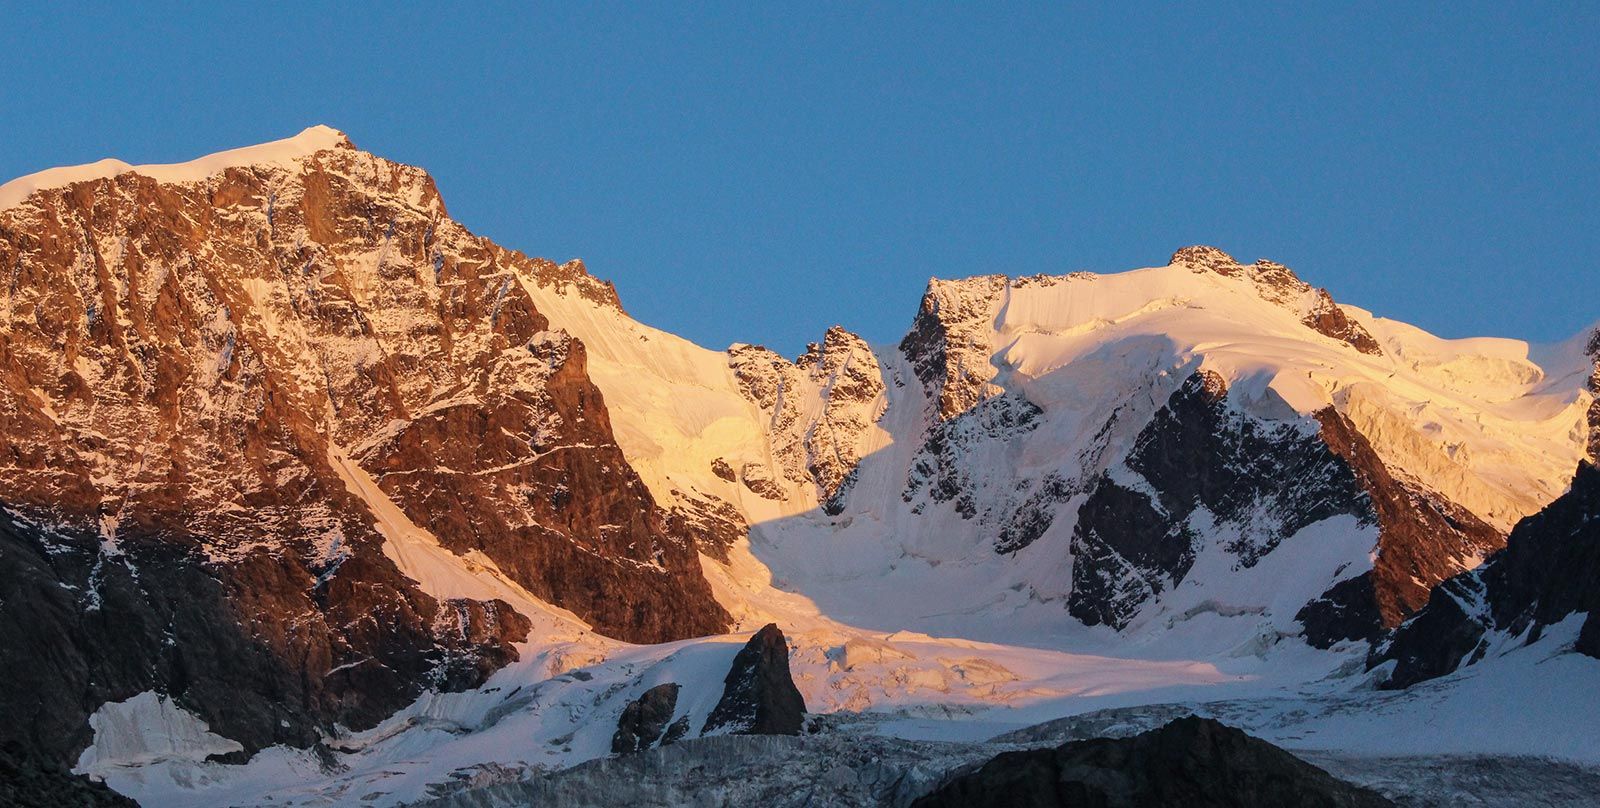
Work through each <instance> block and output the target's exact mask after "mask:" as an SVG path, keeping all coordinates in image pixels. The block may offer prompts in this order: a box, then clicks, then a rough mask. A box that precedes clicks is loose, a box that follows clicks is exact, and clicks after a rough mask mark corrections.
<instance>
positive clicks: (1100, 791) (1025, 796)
mask: <svg viewBox="0 0 1600 808" xmlns="http://www.w3.org/2000/svg"><path fill="white" fill-rule="evenodd" d="M912 805H914V806H916V807H917V808H943V807H944V806H951V807H952V808H954V807H955V806H961V808H981V807H982V806H997V808H998V806H1005V808H1021V807H1023V806H1034V807H1036V808H1047V807H1048V806H1063V808H1066V806H1073V807H1074V808H1076V806H1102V807H1103V808H1121V807H1123V806H1126V807H1127V808H1134V806H1154V805H1183V806H1200V807H1202V808H1211V807H1213V806H1214V807H1215V808H1229V807H1231V806H1237V807H1238V808H1258V806H1266V805H1295V806H1307V807H1308V808H1379V806H1389V805H1393V803H1392V802H1390V801H1389V800H1387V799H1385V798H1384V797H1382V796H1381V795H1379V794H1377V793H1375V792H1372V791H1369V790H1367V789H1363V788H1358V787H1356V786H1353V785H1351V784H1349V783H1346V782H1344V781H1342V780H1339V779H1337V778H1335V777H1334V776H1333V775H1330V774H1328V773H1327V772H1325V771H1323V770H1322V769H1319V768H1317V767H1316V766H1313V765H1311V764H1309V763H1306V762H1305V761H1302V760H1300V759H1299V758H1297V757H1295V756H1293V755H1291V754H1289V753H1288V752H1285V751H1283V750H1282V749H1279V748H1278V747H1276V746H1273V745H1272V744H1270V743H1267V742H1266V741H1263V740H1260V739H1258V738H1253V737H1251V736H1249V735H1246V734H1245V733H1243V732H1240V731H1239V730H1237V729H1233V728H1232V727H1228V726H1224V725H1223V724H1220V723H1218V722H1216V721H1213V720H1211V719H1207V718H1197V717H1194V716H1190V717H1188V718H1180V719H1178V720H1176V721H1173V722H1172V723H1170V724H1167V725H1166V726H1164V727H1161V728H1160V729H1155V730H1151V731H1149V732H1145V733H1142V734H1139V735H1136V736H1134V737H1131V738H1120V739H1108V738H1098V739H1095V740H1090V741H1075V742H1072V743H1068V744H1064V745H1062V746H1059V747H1056V748H1054V749H1035V750H1028V751H1021V752H1004V753H1002V754H1000V755H998V756H996V757H995V758H994V759H992V760H990V761H989V762H987V763H985V764H983V765H982V766H980V767H979V768H977V769H976V770H973V771H969V772H967V773H965V774H961V775H959V776H957V777H955V778H954V779H952V780H950V781H948V782H946V783H945V784H944V785H941V786H940V787H939V788H937V789H935V790H934V791H933V792H932V793H930V794H927V795H925V796H923V797H922V798H920V799H918V800H917V801H916V802H914V803H912Z"/></svg>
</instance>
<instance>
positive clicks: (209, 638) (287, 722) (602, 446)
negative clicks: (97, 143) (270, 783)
mask: <svg viewBox="0 0 1600 808" xmlns="http://www.w3.org/2000/svg"><path fill="white" fill-rule="evenodd" d="M525 284H548V285H560V286H562V287H564V288H567V289H569V290H572V293H574V294H579V295H581V296H583V297H584V298H585V299H586V300H588V301H590V303H592V304H593V305H597V306H615V305H616V298H615V293H614V291H613V290H611V288H610V286H609V285H608V284H604V283H601V282H598V281H595V280H593V279H592V278H589V277H588V276H587V274H586V273H585V272H584V271H583V268H582V266H581V265H579V264H576V263H573V264H567V265H556V264H553V263H550V262H547V261H541V260H537V259H530V258H527V257H525V256H523V255H521V254H519V253H514V252H509V251H506V250H503V249H501V248H499V247H497V246H495V245H493V244H492V243H490V242H488V241H486V240H484V239H480V238H478V237H476V236H473V235H472V234H471V233H469V232H467V231H466V230H465V229H464V228H462V227H461V226H460V225H458V224H456V223H455V222H453V221H452V220H450V219H449V218H448V217H447V215H446V211H445V208H444V205H443V203H442V202H441V201H440V199H439V196H438V194H437V192H436V191H435V189H434V185H433V181H432V180H431V179H430V178H429V177H428V176H427V174H425V173H424V172H422V171H421V170H419V169H415V168H411V167H408V166H402V165H399V164H395V163H391V162H389V161H386V160H382V159H380V158H377V157H374V156H372V155H370V154H366V153H364V152H360V151H358V150H356V149H354V148H353V147H352V146H350V145H349V143H348V141H344V140H342V139H341V140H340V142H338V143H336V144H334V145H332V146H331V147H327V148H319V149H316V150H314V151H310V152H308V153H305V154H301V155H298V156H297V157H295V158H294V159H293V160H290V161H287V162H285V161H282V160H278V161H273V162H268V163H264V164H260V165H240V166H234V167H229V168H226V169H225V170H222V171H220V172H218V173H214V174H211V175H210V176H208V177H206V178H204V179H199V180H195V181H187V182H158V181H156V180H155V179H151V178H150V177H146V176H143V175H141V174H136V173H124V174H120V175H116V176H112V177H106V178H102V179H95V180H88V181H83V182H78V183H74V184H71V185H68V186H65V187H62V188H51V189H46V190H41V191H38V192H37V193H35V194H33V195H32V196H31V197H29V198H28V199H26V200H25V201H24V202H22V203H21V204H19V205H16V206H14V207H10V208H7V209H5V210H3V211H0V505H3V507H4V514H5V520H4V524H3V525H0V527H3V528H4V529H3V530H0V552H3V553H4V554H5V555H6V558H7V563H6V564H5V565H4V567H3V569H4V572H3V574H5V575H6V576H8V577H9V578H10V579H11V580H9V581H8V582H7V591H28V592H31V593H33V595H32V596H31V597H28V598H22V599H7V600H6V601H5V604H4V608H5V609H6V611H7V616H8V618H9V619H8V620H6V621H5V622H4V623H0V656H3V657H4V658H5V660H6V667H7V669H8V670H10V671H15V672H16V675H17V676H18V677H20V678H21V679H25V680H29V681H32V682H34V683H36V685H37V686H36V687H35V688H15V689H8V690H7V692H6V693H5V694H4V695H3V696H0V698H3V699H5V700H6V702H5V704H4V707H5V712H6V714H7V715H8V716H18V717H19V718H20V717H22V716H28V717H30V719H31V720H27V721H22V720H19V721H15V722H7V727H6V729H5V732H6V733H7V734H8V737H9V736H11V735H21V736H23V737H24V738H25V739H26V740H27V741H28V742H29V743H30V744H32V745H34V746H36V747H37V748H41V749H47V750H49V751H50V752H52V753H54V754H58V755H68V754H70V753H71V752H72V751H73V750H75V749H77V748H81V747H82V746H83V744H85V743H86V742H87V727H85V726H84V725H83V718H84V716H85V715H86V714H87V712H88V711H91V710H93V709H94V708H95V706H96V705H98V704H99V703H100V702H102V701H107V700H118V699H122V698H126V697H128V696H130V695H132V694H133V693H136V692H139V691H141V690H146V689H159V690H162V691H164V692H169V693H171V694H173V695H174V696H175V697H176V698H178V699H179V701H180V702H182V703H183V704H184V705H185V706H186V707H189V708H190V709H192V710H193V711H194V712H196V713H197V714H198V715H200V716H201V717H202V718H203V719H205V720H206V721H207V722H208V723H209V724H210V725H211V727H212V728H213V730H215V731H217V732H220V733H222V734H224V735H227V736H228V737H231V738H235V739H237V740H240V741H241V742H243V743H244V745H245V746H246V748H247V749H253V748H258V747H260V746H262V745H265V744H267V743H275V742H288V743H295V744H301V745H303V744H306V743H309V742H311V741H312V740H314V739H315V737H316V731H315V730H316V728H317V727H321V726H328V725H331V723H332V722H336V721H337V722H340V723H343V724H346V725H349V726H362V725H369V724H371V723H372V722H374V721H375V720H377V719H378V718H379V717H381V716H383V715H386V714H387V713H389V712H392V711H393V710H394V709H396V708H398V707H399V706H401V705H402V704H404V703H406V702H407V701H409V700H410V699H411V698H413V697H414V696H415V694H416V693H417V692H419V690H420V689H421V688H424V687H446V688H449V687H461V686H468V685H472V684H476V683H477V682H479V681H481V680H482V678H483V677H484V676H486V675H487V673H488V672H490V671H492V670H494V669H495V668H496V667H498V666H500V665H502V664H504V663H505V662H506V661H508V660H510V659H514V658H515V656H516V651H515V650H514V649H513V648H512V647H511V643H512V642H516V641H519V640H521V639H523V637H524V636H525V635H526V633H527V631H528V627H529V623H528V620H527V619H526V618H525V617H524V616H522V615H519V614H518V613H517V612H516V611H515V610H513V609H512V608H511V607H510V606H509V605H508V604H507V603H505V602H503V601H499V600H493V599H488V600H485V599H473V598H459V597H453V596H451V593H449V592H448V591H444V590H441V589H440V588H439V587H438V586H431V585H430V582H429V581H428V580H427V579H428V577H429V573H428V570H427V569H426V568H425V565H424V567H423V568H419V567H417V566H416V564H417V563H418V562H416V561H415V559H410V560H408V559H407V557H405V556H404V554H400V553H398V552H397V550H396V546H395V545H394V542H393V539H394V537H393V536H387V535H385V534H384V532H383V531H384V530H389V531H391V532H392V531H394V530H396V529H397V528H396V526H394V525H389V526H388V527H387V528H385V527H384V523H385V519H386V516H385V513H384V506H386V505H387V503H379V502H377V501H376V500H375V499H374V497H377V498H379V499H381V498H383V497H388V498H390V499H391V500H392V502H393V504H394V505H397V506H398V507H399V508H400V509H401V511H402V512H403V513H404V514H405V516H407V517H409V519H410V521H411V522H412V523H413V524H414V526H415V528H420V529H421V530H425V531H428V532H429V533H431V534H432V535H433V536H434V537H436V538H437V541H438V542H439V543H441V544H443V545H444V547H446V548H447V549H449V550H451V551H454V553H455V555H456V557H457V558H460V557H462V556H466V555H468V554H471V555H473V556H474V557H477V558H479V559H480V561H478V562H472V563H475V564H479V566H482V565H483V564H488V565H492V566H495V567H498V569H499V571H500V573H501V574H502V575H503V576H504V577H505V578H506V579H508V580H509V581H510V582H512V583H513V584H514V585H520V586H521V587H523V588H525V589H526V590H527V591H528V592H531V593H534V594H535V595H538V596H540V597H543V598H546V599H548V600H550V601H551V602H554V603H556V604H558V605H562V606H566V607H568V608H570V609H572V610H573V611H575V612H577V613H578V614H579V615H580V616H581V617H583V618H584V619H586V620H588V621H589V622H591V623H592V624H594V625H595V627H596V628H597V629H599V630H602V631H604V632H607V633H609V634H611V635H613V636H618V637H622V638H627V639H635V640H645V641H649V640H665V639H670V638H675V637H684V636H692V635H697V634H705V633H714V632H717V631H719V630H721V629H722V628H724V627H725V626H726V624H727V616H726V614H725V613H724V612H723V611H722V609H721V608H720V607H719V606H718V605H717V604H716V602H715V601H714V600H713V599H712V598H711V595H710V590H709V587H708V586H707V584H706V583H705V581H704V579H703V578H702V577H701V576H700V573H699V569H698V562H697V560H696V557H695V552H694V548H693V543H692V541H691V540H690V538H689V537H688V536H685V535H677V534H675V533H674V531H673V530H672V521H671V520H670V519H669V518H668V516H667V514H666V513H665V512H663V511H662V510H661V509H660V508H658V507H657V506H656V505H655V502H654V500H653V499H652V498H651V496H650V494H649V492H648V491H646V490H645V489H644V487H643V485H642V484H641V483H640V482H639V480H638V477H637V475H635V474H634V473H633V472H632V470H631V469H630V468H629V466H628V464H627V462H626V460H625V459H624V458H623V457H622V454H621V452H620V450H619V449H618V448H617V446H616V443H615V440H614V439H613V437H612V435H611V431H610V426H609V421H608V417H607V412H606V409H605V402H604V400H603V398H602V396H601V395H600V393H599V391H598V390H597V389H596V388H595V387H594V385H593V384H592V383H591V382H590V381H589V380H588V378H587V376H586V373H585V366H584V351H583V346H582V345H581V344H580V343H578V342H577V341H576V340H574V339H572V338H571V337H569V336H567V335H565V334H564V333H561V332H552V331H549V330H547V327H548V323H547V322H546V320H545V318H544V317H543V316H542V315H541V314H540V313H539V312H538V311H537V310H535V309H534V307H533V306H532V304H531V302H530V300H529V298H528V295H527V294H526V293H525V292H524V285H525ZM364 476H370V479H371V480H373V481H375V482H376V486H377V487H378V489H379V490H378V491H373V490H370V489H367V488H364V487H363V482H364V481H363V479H361V478H362V477H364ZM375 521H377V522H378V523H379V524H378V526H377V527H376V528H375V526H374V522H375ZM430 590H431V591H430ZM441 591H444V594H443V595H441V594H438V593H440V592H441ZM47 659H48V660H52V662H51V664H49V665H48V666H43V667H41V665H40V662H39V661H40V660H47ZM46 667H47V668H48V670H46V669H45V668H46ZM63 705H71V706H70V708H64V707H63Z"/></svg>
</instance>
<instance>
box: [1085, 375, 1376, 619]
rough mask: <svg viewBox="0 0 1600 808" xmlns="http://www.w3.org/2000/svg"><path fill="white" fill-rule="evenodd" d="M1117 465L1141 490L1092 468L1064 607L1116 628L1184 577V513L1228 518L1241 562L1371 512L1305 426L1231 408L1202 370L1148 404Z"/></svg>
mask: <svg viewBox="0 0 1600 808" xmlns="http://www.w3.org/2000/svg"><path fill="white" fill-rule="evenodd" d="M1126 465H1127V467H1128V470H1129V471H1130V472H1132V473H1134V474H1137V475H1138V476H1139V477H1140V478H1141V479H1142V480H1143V483H1144V485H1141V486H1139V488H1140V490H1135V489H1134V488H1130V487H1128V486H1126V485H1124V484H1122V483H1119V482H1117V481H1116V479H1114V478H1113V476H1112V475H1109V474H1107V475H1102V476H1100V477H1099V478H1098V479H1097V480H1096V481H1095V484H1094V486H1093V488H1091V489H1090V491H1089V496H1088V499H1086V500H1085V501H1084V503H1083V505H1082V506H1081V507H1080V508H1079V510H1078V522H1077V526H1076V528H1075V529H1074V532H1073V536H1072V543H1073V544H1072V547H1073V554H1074V557H1075V559H1076V561H1075V563H1074V566H1073V572H1072V584H1073V588H1072V594H1071V596H1070V597H1069V599H1068V604H1067V608H1068V611H1069V612H1070V613H1071V614H1072V615H1073V616H1074V617H1077V618H1078V619H1080V620H1082V621H1083V622H1085V623H1087V624H1089V625H1100V624H1106V625H1110V626H1112V627H1115V628H1123V627H1125V626H1126V625H1127V624H1128V621H1129V620H1130V619H1132V617H1133V615H1134V614H1135V613H1136V612H1137V611H1138V609H1139V607H1140V606H1141V605H1142V604H1143V603H1145V602H1146V601H1148V600H1149V599H1151V598H1152V597H1154V596H1155V595H1158V594H1159V593H1161V592H1163V591H1165V590H1166V589H1168V588H1170V587H1171V586H1174V585H1176V584H1178V583H1180V582H1181V581H1182V580H1183V578H1184V576H1185V575H1186V574H1187V573H1188V571H1189V567H1190V566H1191V565H1192V564H1193V563H1194V553H1195V547H1194V544H1195V542H1196V540H1197V533H1196V531H1195V530H1194V529H1193V528H1192V527H1191V525H1190V524H1189V520H1190V518H1191V517H1192V516H1193V515H1194V514H1195V513H1196V512H1197V511H1198V510H1199V509H1202V508H1203V509H1205V511H1206V512H1208V513H1209V514H1211V516H1212V517H1214V518H1215V520H1216V522H1217V523H1219V524H1229V525H1234V526H1237V527H1238V528H1239V538H1238V539H1237V540H1236V541H1235V542H1233V543H1232V544H1231V545H1229V546H1228V548H1227V549H1228V550H1229V551H1230V552H1232V553H1233V554H1235V555H1236V556H1237V557H1238V563H1239V565H1240V566H1241V567H1250V566H1254V565H1255V564H1256V562H1257V561H1259V560H1260V558H1261V557H1262V556H1264V555H1266V554H1267V553H1270V552H1272V550H1273V549H1275V548H1276V547H1277V546H1278V543H1279V542H1281V541H1283V540H1284V539H1286V538H1288V537H1289V536H1292V535H1294V534H1295V533H1297V532H1299V531H1300V530H1301V529H1303V528H1305V527H1306V526H1308V525H1310V524H1312V523H1314V522H1318V521H1321V520H1323V519H1327V518H1329V517H1332V516H1336V515H1340V514H1345V515H1350V516H1355V517H1357V518H1359V519H1362V520H1370V519H1371V510H1370V506H1369V504H1368V502H1367V497H1366V494H1365V492H1363V491H1362V490H1361V488H1360V486H1359V485H1357V482H1356V477H1355V475H1354V474H1352V473H1351V470H1350V468H1349V467H1348V466H1347V465H1346V464H1345V463H1344V462H1342V461H1341V460H1340V458H1339V457H1338V456H1337V455H1335V454H1334V453H1333V452H1332V451H1330V450H1329V448H1328V446H1327V445H1325V444H1324V443H1323V442H1322V440H1320V439H1319V438H1318V436H1317V435H1316V434H1314V433H1309V432H1307V431H1306V430H1304V429H1302V428H1300V427H1299V426H1298V425H1295V424H1289V423H1269V422H1265V421H1261V420H1258V419H1256V418H1253V417H1251V416H1248V415H1245V414H1243V413H1239V412H1236V411H1234V410H1233V409H1232V408H1230V407H1229V405H1228V403H1227V388H1226V385H1225V384H1224V383H1223V381H1222V379H1221V378H1220V377H1218V376H1217V375H1215V374H1213V373H1209V372H1206V371H1201V372H1198V373H1195V374H1194V375H1192V376H1190V377H1189V378H1188V379H1186V380H1185V381H1184V383H1183V384H1182V385H1181V386H1180V387H1179V389H1178V390H1177V391H1176V392H1174V393H1173V394H1172V395H1171V397H1169V398H1168V400H1167V403H1166V406H1164V407H1162V408H1161V409H1160V410H1159V411H1157V412H1156V414H1155V416H1154V417H1153V418H1152V419H1151V421H1150V423H1149V424H1148V425H1146V426H1145V428H1144V429H1143V430H1142V431H1141V432H1140V433H1139V435H1138V437H1137V438H1136V440H1135V442H1134V446H1133V449H1132V451H1130V452H1129V454H1128V457H1127V460H1126ZM1151 493H1154V494H1155V496H1154V498H1152V497H1151Z"/></svg>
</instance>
